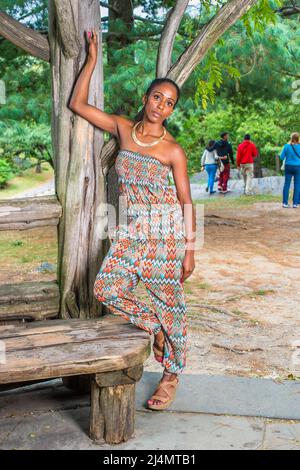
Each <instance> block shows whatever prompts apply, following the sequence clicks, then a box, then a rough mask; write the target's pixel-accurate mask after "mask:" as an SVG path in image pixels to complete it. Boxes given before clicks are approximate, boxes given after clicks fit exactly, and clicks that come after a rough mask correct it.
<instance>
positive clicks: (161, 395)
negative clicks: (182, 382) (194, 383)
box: [148, 370, 179, 410]
mask: <svg viewBox="0 0 300 470" xmlns="http://www.w3.org/2000/svg"><path fill="white" fill-rule="evenodd" d="M178 382H179V380H178V377H177V374H172V373H170V372H167V371H166V370H165V371H164V374H163V376H162V378H161V380H160V382H159V384H158V386H157V388H156V390H155V392H154V393H153V395H152V397H151V398H150V399H149V400H148V408H150V409H156V410H163V409H166V408H168V407H169V406H170V404H171V403H172V401H173V400H174V398H175V392H176V387H177V385H178Z"/></svg>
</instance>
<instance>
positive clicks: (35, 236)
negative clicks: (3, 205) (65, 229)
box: [0, 227, 57, 270]
mask: <svg viewBox="0 0 300 470" xmlns="http://www.w3.org/2000/svg"><path fill="white" fill-rule="evenodd" d="M17 237H18V238H16V232H14V231H7V232H2V233H1V239H0V264H1V267H2V269H3V270H5V269H8V270H9V269H10V268H12V269H16V268H17V267H18V266H20V265H21V264H26V265H28V266H30V268H31V269H35V268H36V267H38V265H39V264H40V263H42V262H45V261H47V262H48V263H52V264H55V263H56V262H57V235H56V227H53V229H52V230H51V229H50V230H49V227H47V228H46V229H42V228H38V229H31V230H25V231H24V232H17Z"/></svg>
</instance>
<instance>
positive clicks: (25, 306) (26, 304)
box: [0, 281, 59, 322]
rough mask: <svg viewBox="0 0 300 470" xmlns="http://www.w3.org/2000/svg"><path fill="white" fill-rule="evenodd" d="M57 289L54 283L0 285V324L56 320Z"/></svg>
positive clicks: (57, 309)
mask: <svg viewBox="0 0 300 470" xmlns="http://www.w3.org/2000/svg"><path fill="white" fill-rule="evenodd" d="M58 311H59V287H58V284H57V283H56V282H55V281H39V282H22V283H18V284H2V285H0V322H5V321H11V320H44V319H49V318H57V316H58Z"/></svg>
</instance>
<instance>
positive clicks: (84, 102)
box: [69, 29, 121, 137]
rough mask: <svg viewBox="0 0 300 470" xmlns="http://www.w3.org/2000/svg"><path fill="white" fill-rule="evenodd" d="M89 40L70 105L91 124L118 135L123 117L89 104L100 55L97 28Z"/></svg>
mask: <svg viewBox="0 0 300 470" xmlns="http://www.w3.org/2000/svg"><path fill="white" fill-rule="evenodd" d="M88 42H89V54H88V59H87V62H86V64H85V66H84V67H83V69H82V71H81V73H80V75H79V77H78V79H77V82H76V85H75V87H74V90H73V94H72V97H71V100H70V104H69V107H70V109H71V110H72V111H74V113H76V114H79V116H81V117H83V118H84V119H86V120H87V121H89V122H90V123H91V124H94V125H95V126H97V127H99V128H100V129H103V130H104V131H107V132H109V133H110V134H112V135H114V136H115V137H118V136H119V128H118V121H119V119H121V118H119V116H117V115H115V114H108V113H105V112H104V111H101V110H100V109H99V108H96V106H92V105H90V104H88V95H89V86H90V81H91V77H92V75H93V71H94V69H95V66H96V63H97V55H98V37H97V33H96V31H95V29H92V32H91V36H90V37H89V34H88Z"/></svg>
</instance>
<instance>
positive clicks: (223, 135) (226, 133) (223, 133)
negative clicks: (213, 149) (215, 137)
mask: <svg viewBox="0 0 300 470" xmlns="http://www.w3.org/2000/svg"><path fill="white" fill-rule="evenodd" d="M228 134H229V132H222V134H220V137H222V139H223V137H225V135H228Z"/></svg>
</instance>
